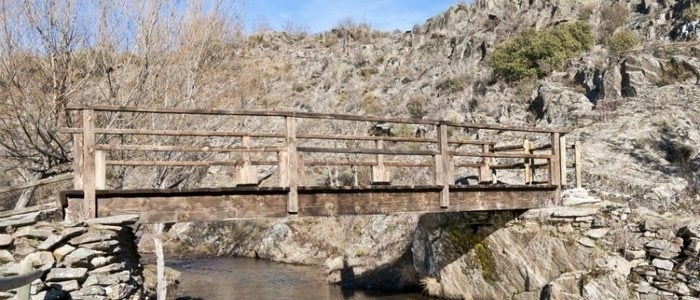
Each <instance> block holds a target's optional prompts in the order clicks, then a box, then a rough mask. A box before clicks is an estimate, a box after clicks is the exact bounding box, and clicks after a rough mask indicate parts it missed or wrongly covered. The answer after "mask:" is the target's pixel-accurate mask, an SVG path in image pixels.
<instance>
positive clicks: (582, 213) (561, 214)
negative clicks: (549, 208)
mask: <svg viewBox="0 0 700 300" xmlns="http://www.w3.org/2000/svg"><path fill="white" fill-rule="evenodd" d="M596 213H598V208H596V207H561V208H558V209H557V210H555V211H554V212H553V213H552V217H557V218H578V217H586V216H592V215H595V214H596Z"/></svg>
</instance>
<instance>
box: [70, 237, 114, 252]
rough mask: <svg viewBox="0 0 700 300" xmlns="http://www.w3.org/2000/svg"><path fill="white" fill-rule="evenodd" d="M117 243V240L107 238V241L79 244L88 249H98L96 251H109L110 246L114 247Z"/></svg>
mask: <svg viewBox="0 0 700 300" xmlns="http://www.w3.org/2000/svg"><path fill="white" fill-rule="evenodd" d="M117 244H119V242H117V241H115V240H109V241H102V242H94V243H87V244H82V245H80V247H83V248H88V249H92V250H98V251H109V250H110V249H111V248H112V247H114V246H115V245H117Z"/></svg>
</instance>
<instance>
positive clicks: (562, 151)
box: [559, 135, 568, 186]
mask: <svg viewBox="0 0 700 300" xmlns="http://www.w3.org/2000/svg"><path fill="white" fill-rule="evenodd" d="M559 166H560V167H559V174H560V175H559V180H560V182H559V184H560V185H562V186H565V185H567V182H568V181H567V179H566V136H564V135H561V136H559Z"/></svg>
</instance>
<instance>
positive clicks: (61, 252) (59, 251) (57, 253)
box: [53, 245, 75, 262]
mask: <svg viewBox="0 0 700 300" xmlns="http://www.w3.org/2000/svg"><path fill="white" fill-rule="evenodd" d="M73 250H75V247H73V246H71V245H63V246H61V247H58V248H56V250H54V251H53V256H54V257H55V258H56V260H57V261H59V262H60V261H63V258H64V257H66V255H68V254H69V253H71V252H73Z"/></svg>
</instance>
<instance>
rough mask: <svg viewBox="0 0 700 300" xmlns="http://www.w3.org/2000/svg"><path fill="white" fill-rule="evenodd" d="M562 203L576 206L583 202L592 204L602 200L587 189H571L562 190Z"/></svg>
mask: <svg viewBox="0 0 700 300" xmlns="http://www.w3.org/2000/svg"><path fill="white" fill-rule="evenodd" d="M561 198H562V204H563V205H565V206H576V205H581V204H591V203H597V202H600V199H598V198H596V197H593V196H590V195H588V190H586V189H570V190H565V191H563V192H562V195H561Z"/></svg>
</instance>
